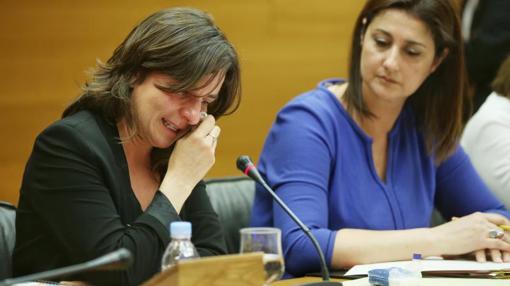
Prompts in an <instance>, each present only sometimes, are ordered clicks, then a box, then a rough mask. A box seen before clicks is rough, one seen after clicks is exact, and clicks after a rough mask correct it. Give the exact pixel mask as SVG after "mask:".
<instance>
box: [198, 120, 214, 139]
mask: <svg viewBox="0 0 510 286" xmlns="http://www.w3.org/2000/svg"><path fill="white" fill-rule="evenodd" d="M215 126H216V119H214V116H212V115H207V116H206V117H205V118H204V120H202V122H201V123H200V124H199V125H198V126H197V128H196V129H195V131H193V133H194V134H196V135H197V136H198V137H203V136H206V135H207V134H209V132H211V130H212V129H213V128H214V127H215Z"/></svg>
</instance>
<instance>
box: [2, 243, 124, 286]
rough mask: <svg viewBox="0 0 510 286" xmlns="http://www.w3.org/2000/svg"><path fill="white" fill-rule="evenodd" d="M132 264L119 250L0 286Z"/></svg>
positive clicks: (22, 277) (23, 277)
mask: <svg viewBox="0 0 510 286" xmlns="http://www.w3.org/2000/svg"><path fill="white" fill-rule="evenodd" d="M132 263H133V256H132V255H131V252H130V251H129V250H127V249H126V248H121V249H119V250H116V251H114V252H111V253H108V254H106V255H103V256H101V257H98V258H96V259H94V260H91V261H87V262H83V263H80V264H75V265H71V266H66V267H62V268H58V269H53V270H48V271H44V272H39V273H35V274H29V275H25V276H20V277H16V278H9V279H5V280H3V281H0V286H9V285H14V284H18V283H24V282H29V281H36V280H44V279H50V278H54V277H62V276H68V275H71V274H75V273H79V272H85V271H88V270H122V269H126V268H128V267H129V266H130V265H131V264H132Z"/></svg>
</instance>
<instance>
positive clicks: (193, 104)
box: [181, 98, 202, 125]
mask: <svg viewBox="0 0 510 286" xmlns="http://www.w3.org/2000/svg"><path fill="white" fill-rule="evenodd" d="M201 111H202V103H201V99H199V98H193V99H191V100H190V101H189V102H187V103H186V104H185V106H184V107H183V108H182V109H181V114H182V116H183V117H184V118H185V119H186V120H187V121H188V123H189V124H190V125H196V124H198V122H200V112H201Z"/></svg>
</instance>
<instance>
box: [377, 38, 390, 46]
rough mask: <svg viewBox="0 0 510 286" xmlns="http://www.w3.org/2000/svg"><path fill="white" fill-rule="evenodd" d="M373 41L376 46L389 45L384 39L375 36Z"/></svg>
mask: <svg viewBox="0 0 510 286" xmlns="http://www.w3.org/2000/svg"><path fill="white" fill-rule="evenodd" d="M374 41H375V44H376V45H377V46H378V47H387V46H388V45H389V43H388V42H387V41H386V40H385V39H381V38H375V39H374Z"/></svg>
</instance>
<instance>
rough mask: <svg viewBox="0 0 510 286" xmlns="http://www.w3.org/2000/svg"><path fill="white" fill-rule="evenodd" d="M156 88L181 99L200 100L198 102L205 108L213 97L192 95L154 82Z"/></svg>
mask: <svg viewBox="0 0 510 286" xmlns="http://www.w3.org/2000/svg"><path fill="white" fill-rule="evenodd" d="M155 86H156V88H157V89H159V90H161V91H162V92H164V93H166V94H168V95H175V96H177V97H178V98H179V99H181V100H200V101H201V102H200V104H201V105H202V107H203V108H207V106H208V105H209V104H211V103H212V102H213V101H214V100H215V98H211V97H200V96H194V95H193V94H191V93H189V92H188V91H177V92H176V91H174V90H172V88H170V87H166V86H162V85H158V84H155Z"/></svg>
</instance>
